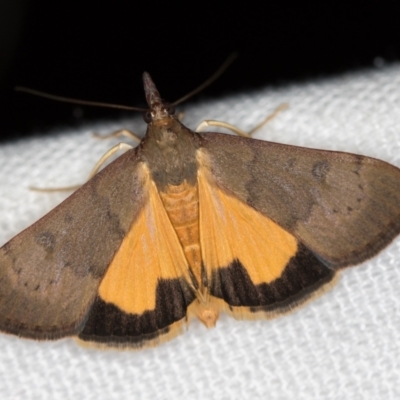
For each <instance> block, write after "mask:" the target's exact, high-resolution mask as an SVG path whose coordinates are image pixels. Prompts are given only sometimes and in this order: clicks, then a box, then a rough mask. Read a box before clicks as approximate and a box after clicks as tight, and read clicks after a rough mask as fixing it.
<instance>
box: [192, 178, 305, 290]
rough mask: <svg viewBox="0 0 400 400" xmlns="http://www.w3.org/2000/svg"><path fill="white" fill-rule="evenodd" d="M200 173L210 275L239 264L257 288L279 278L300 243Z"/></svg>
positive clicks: (203, 239) (202, 226)
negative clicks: (236, 262)
mask: <svg viewBox="0 0 400 400" xmlns="http://www.w3.org/2000/svg"><path fill="white" fill-rule="evenodd" d="M206 173H207V172H206V171H204V170H199V173H198V184H199V203H200V242H201V250H202V258H203V263H204V265H205V268H206V271H207V275H208V276H211V275H212V272H213V270H215V269H217V268H221V267H227V266H229V265H230V264H231V263H232V262H233V261H234V260H239V261H240V262H241V264H242V265H243V267H244V268H245V269H246V271H247V273H248V274H249V276H250V279H251V281H252V282H253V283H254V284H255V285H257V284H261V283H270V282H272V281H274V280H275V279H277V278H279V277H280V276H281V275H282V273H283V271H284V269H285V267H286V266H287V265H288V263H289V260H290V259H291V258H292V257H293V256H294V255H295V254H296V252H297V248H298V246H297V240H296V239H295V238H294V237H293V236H292V235H291V234H289V233H288V232H286V231H285V230H284V229H282V228H281V227H280V226H279V225H277V224H276V223H275V222H273V221H272V220H270V219H269V218H267V217H265V216H264V215H262V214H260V213H259V212H257V211H255V210H254V209H253V208H251V207H249V206H248V205H246V204H244V203H242V202H241V201H240V200H238V199H236V198H235V197H233V196H229V195H228V194H226V193H224V192H223V191H222V190H220V189H219V188H218V187H217V186H216V185H215V184H212V183H210V180H209V179H207V178H206V176H205V174H206Z"/></svg>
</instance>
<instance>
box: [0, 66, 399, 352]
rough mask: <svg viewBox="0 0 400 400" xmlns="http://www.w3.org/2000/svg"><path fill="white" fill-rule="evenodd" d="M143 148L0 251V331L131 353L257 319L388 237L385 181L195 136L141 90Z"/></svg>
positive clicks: (395, 184)
mask: <svg viewBox="0 0 400 400" xmlns="http://www.w3.org/2000/svg"><path fill="white" fill-rule="evenodd" d="M144 88H145V92H146V98H147V102H148V105H149V107H150V111H149V112H148V113H147V114H146V115H147V119H148V128H147V133H146V135H145V137H144V139H143V140H142V141H141V143H140V145H139V146H138V147H136V148H134V149H131V150H129V151H127V152H126V153H125V154H123V155H122V156H120V157H119V158H118V159H116V160H115V161H114V162H112V163H111V164H110V165H108V166H107V167H105V168H104V169H103V170H102V171H100V172H99V173H97V174H96V175H95V176H94V177H93V178H92V179H91V180H90V181H88V182H87V183H86V184H85V185H83V186H82V187H81V188H80V189H78V190H77V191H76V192H75V193H73V194H72V195H71V196H70V197H69V198H68V199H67V200H65V201H64V202H63V203H61V204H60V205H59V206H58V207H56V208H55V209H54V210H53V211H51V212H50V213H48V214H47V215H46V216H44V217H43V218H41V219H40V220H39V221H38V222H36V223H35V224H33V225H32V226H30V227H29V228H27V229H26V230H24V231H23V232H21V233H20V234H19V235H17V236H16V237H14V238H13V239H12V240H10V241H9V242H8V243H7V244H5V245H4V246H3V247H2V248H1V249H0V330H2V331H3V332H6V333H12V334H15V335H19V336H22V337H27V338H34V339H57V338H62V337H65V336H77V337H78V338H79V339H81V340H82V341H85V342H91V343H94V344H104V345H107V346H114V347H117V346H121V347H136V348H137V347H144V346H151V345H156V344H159V343H161V342H163V341H165V340H168V339H170V338H172V337H174V336H176V335H178V334H179V333H180V332H181V331H182V330H183V328H184V327H185V325H186V322H187V321H188V319H189V318H190V317H191V316H197V317H198V318H199V319H200V320H201V321H202V322H203V323H204V324H205V325H206V326H207V327H211V326H214V325H215V323H216V321H217V319H218V313H219V312H220V311H225V312H227V313H229V314H230V315H232V316H233V317H235V318H237V319H243V318H261V317H267V318H269V317H273V316H276V315H279V314H282V313H285V312H287V311H290V310H292V309H293V308H295V307H296V306H299V305H300V304H302V303H304V302H305V301H306V300H308V299H310V298H312V297H314V296H316V295H318V294H320V293H321V292H322V291H324V290H325V289H326V288H327V287H329V286H331V285H332V283H333V282H334V281H335V278H336V276H337V275H338V271H339V270H340V269H342V268H344V267H347V266H351V265H355V264H357V263H360V262H362V261H364V260H366V259H368V258H369V257H372V256H373V255H375V254H376V253H377V252H379V251H380V250H381V249H383V248H384V247H385V246H386V245H387V244H388V243H389V242H390V241H391V240H392V239H393V238H394V237H395V236H396V235H397V234H398V233H399V232H400V170H399V169H398V168H396V167H394V166H392V165H390V164H388V163H386V162H383V161H380V160H376V159H373V158H369V157H364V156H360V155H355V154H348V153H342V152H331V151H323V150H314V149H307V148H301V147H295V146H288V145H282V144H277V143H271V142H266V141H260V140H254V139H249V138H245V137H238V136H231V135H225V134H220V133H196V132H193V131H191V130H189V129H188V128H186V127H185V126H184V125H182V124H181V123H180V122H179V120H178V119H177V118H176V117H175V116H174V115H173V112H172V111H171V110H170V108H169V106H168V104H166V103H164V102H163V101H162V100H161V97H160V95H159V93H158V91H157V89H156V87H155V86H154V83H153V82H152V80H151V78H150V76H149V75H148V74H147V73H145V74H144Z"/></svg>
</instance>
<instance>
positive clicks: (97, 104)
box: [14, 86, 148, 112]
mask: <svg viewBox="0 0 400 400" xmlns="http://www.w3.org/2000/svg"><path fill="white" fill-rule="evenodd" d="M14 90H16V91H17V92H24V93H29V94H33V95H35V96H40V97H44V98H46V99H50V100H55V101H61V102H63V103H72V104H80V105H83V106H93V107H106V108H117V109H120V110H129V111H141V112H144V111H148V109H147V108H141V107H130V106H124V105H120V104H110V103H100V102H96V101H86V100H79V99H72V98H69V97H62V96H56V95H54V94H50V93H46V92H40V91H39V90H35V89H30V88H27V87H24V86H16V87H15V88H14Z"/></svg>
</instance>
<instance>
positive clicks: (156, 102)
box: [143, 72, 162, 110]
mask: <svg viewBox="0 0 400 400" xmlns="http://www.w3.org/2000/svg"><path fill="white" fill-rule="evenodd" d="M143 85H144V92H145V94H146V100H147V104H148V105H149V107H150V108H151V109H152V110H153V109H154V108H157V106H160V105H161V104H162V100H161V97H160V93H159V91H158V90H157V88H156V85H155V84H154V82H153V79H151V76H150V74H149V73H148V72H143Z"/></svg>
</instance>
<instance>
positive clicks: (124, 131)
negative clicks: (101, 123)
mask: <svg viewBox="0 0 400 400" xmlns="http://www.w3.org/2000/svg"><path fill="white" fill-rule="evenodd" d="M92 135H93V137H95V138H96V139H100V140H104V139H111V138H113V137H116V138H118V137H121V136H125V137H127V138H129V139H132V140H134V141H136V142H139V143H140V141H141V140H142V139H141V138H140V137H139V136H138V135H136V133H133V132H132V131H130V130H128V129H119V130H117V131H114V132H111V133H109V134H107V135H100V134H98V133H96V132H94V133H93V134H92Z"/></svg>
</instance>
